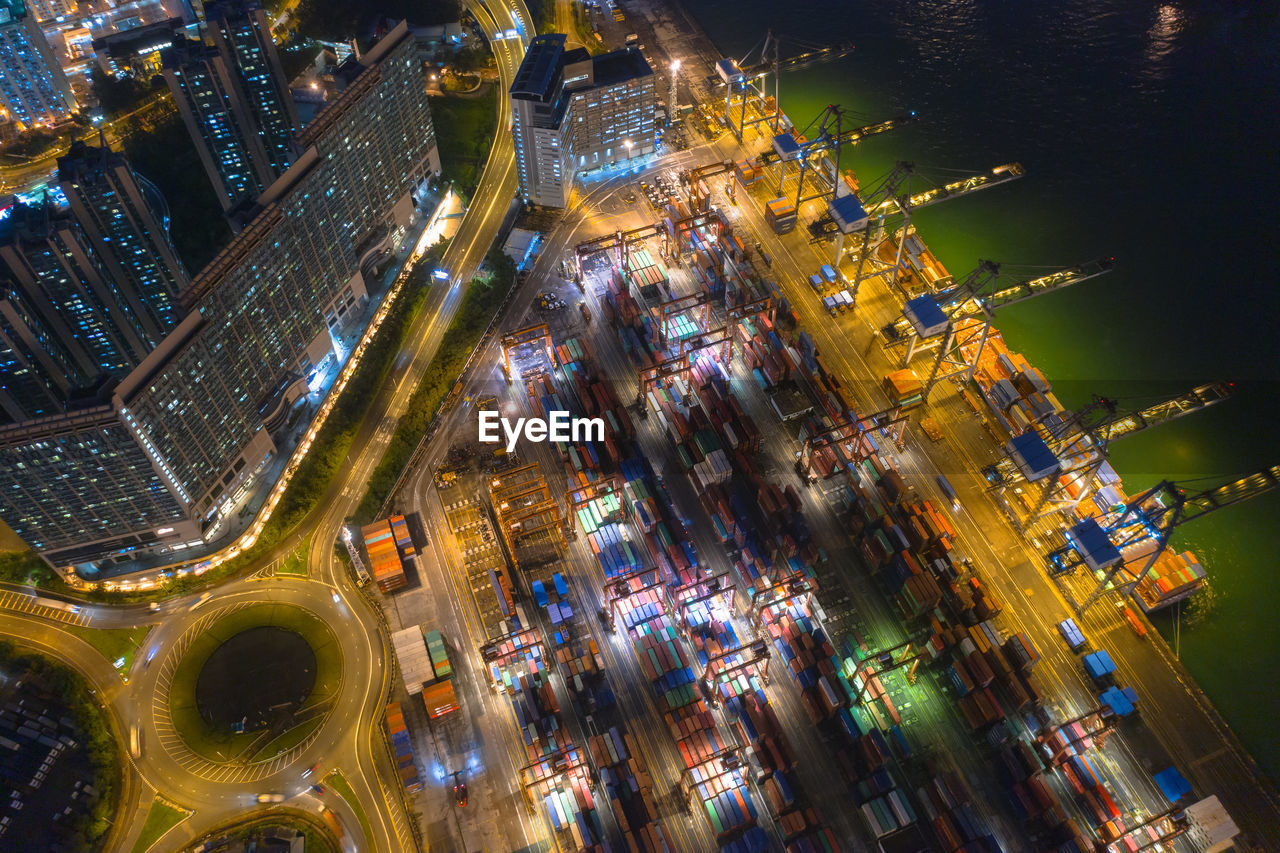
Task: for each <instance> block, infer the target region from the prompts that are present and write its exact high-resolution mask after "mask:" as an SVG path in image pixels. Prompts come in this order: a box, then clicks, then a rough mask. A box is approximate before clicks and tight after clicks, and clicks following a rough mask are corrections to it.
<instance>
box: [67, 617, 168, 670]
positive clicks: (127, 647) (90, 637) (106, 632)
mask: <svg viewBox="0 0 1280 853" xmlns="http://www.w3.org/2000/svg"><path fill="white" fill-rule="evenodd" d="M65 629H66V630H67V631H70V632H71V633H72V634H75V635H76V636H77V637H79V638H80V639H82V640H84V641H85V642H86V643H88V644H89V645H91V646H93V647H94V648H95V649H97V650H98V651H99V652H101V653H102V656H103V657H104V658H106V659H107V660H108V661H110V662H111V664H112V665H113V666H115V667H116V672H118V673H120V674H121V676H123V675H124V674H125V673H127V672H128V671H129V667H131V666H133V658H134V656H135V655H137V653H138V649H140V648H141V647H142V644H143V642H145V641H146V639H147V634H149V633H150V632H151V626H150V625H139V626H137V627H134V628H85V627H82V626H80V625H67V626H65ZM118 660H123V663H121V664H119V665H116V661H118Z"/></svg>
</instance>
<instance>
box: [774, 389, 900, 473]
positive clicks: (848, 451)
mask: <svg viewBox="0 0 1280 853" xmlns="http://www.w3.org/2000/svg"><path fill="white" fill-rule="evenodd" d="M908 420H909V418H908V417H907V416H906V415H904V414H902V409H901V407H898V406H894V407H892V408H889V409H885V410H884V411H881V412H876V413H875V414H872V415H867V416H865V417H860V418H854V419H853V420H852V422H850V421H847V420H846V421H844V422H843V423H839V424H836V425H835V426H833V427H831V428H830V429H826V430H823V431H821V432H816V433H813V434H812V435H809V436H806V438H805V440H804V444H802V445H801V447H800V455H799V456H798V457H797V459H796V471H797V473H799V474H800V476H801V477H803V478H804V480H805V483H813V482H815V481H816V480H817V479H818V478H817V477H816V476H815V475H814V472H813V454H814V451H815V450H818V449H821V448H823V447H830V448H832V449H833V451H834V452H835V453H836V454H837V459H838V461H839V462H840V464H839V465H837V466H836V467H835V468H833V469H832V471H831V474H830V475H829V476H828V478H829V477H834V476H835V475H836V474H837V473H843V472H845V471H848V470H849V467H850V465H857V464H859V463H861V462H862V461H863V460H865V459H870V458H871V457H872V456H874V455H875V449H874V448H873V447H872V445H871V443H870V442H869V441H865V440H864V439H865V436H866V435H867V433H869V432H871V431H873V430H879V431H880V433H881V435H884V434H885V433H886V432H888V434H889V435H890V436H891V437H892V438H893V440H894V443H895V444H900V443H901V441H902V430H903V428H904V427H905V425H906V423H907V421H908ZM828 478H824V479H828Z"/></svg>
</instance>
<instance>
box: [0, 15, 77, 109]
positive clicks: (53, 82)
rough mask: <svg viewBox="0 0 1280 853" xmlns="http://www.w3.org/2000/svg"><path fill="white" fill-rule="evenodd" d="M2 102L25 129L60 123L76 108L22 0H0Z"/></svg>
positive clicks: (49, 48) (72, 97) (0, 89)
mask: <svg viewBox="0 0 1280 853" xmlns="http://www.w3.org/2000/svg"><path fill="white" fill-rule="evenodd" d="M0 106H3V108H4V111H5V113H6V114H7V117H8V119H9V120H10V121H13V122H15V123H16V124H17V125H18V126H19V127H20V128H23V129H29V128H32V127H36V126H37V125H55V124H58V123H60V122H63V121H65V120H67V119H69V118H70V117H71V113H72V112H73V111H74V110H75V109H76V100H75V96H74V95H72V93H71V84H70V83H68V82H67V77H66V75H65V74H63V73H62V68H61V67H59V65H58V61H57V58H56V57H55V56H54V55H53V49H52V48H51V47H49V42H48V40H47V39H46V38H45V36H44V33H43V32H41V30H40V27H39V26H37V25H36V19H35V16H34V15H29V14H27V8H26V5H25V4H24V3H23V2H22V0H0Z"/></svg>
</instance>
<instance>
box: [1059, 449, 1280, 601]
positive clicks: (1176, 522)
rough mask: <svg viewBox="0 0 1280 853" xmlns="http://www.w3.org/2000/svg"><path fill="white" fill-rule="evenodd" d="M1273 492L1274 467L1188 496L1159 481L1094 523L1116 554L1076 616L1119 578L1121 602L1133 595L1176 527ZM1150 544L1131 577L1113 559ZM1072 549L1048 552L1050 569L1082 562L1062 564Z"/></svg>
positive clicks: (1277, 482)
mask: <svg viewBox="0 0 1280 853" xmlns="http://www.w3.org/2000/svg"><path fill="white" fill-rule="evenodd" d="M1276 488H1280V465H1273V466H1271V467H1269V468H1263V469H1262V470H1261V471H1255V472H1254V473H1252V474H1248V475H1246V476H1244V477H1240V478H1238V479H1235V480H1232V481H1230V482H1227V483H1222V484H1220V485H1217V486H1212V487H1210V488H1207V489H1202V490H1200V491H1198V492H1193V493H1188V492H1187V491H1186V490H1185V489H1183V488H1182V487H1181V486H1179V485H1178V484H1177V483H1172V482H1170V481H1168V480H1165V481H1163V482H1160V483H1157V484H1156V485H1155V486H1152V487H1151V488H1150V489H1147V490H1146V491H1145V492H1143V493H1142V494H1140V495H1138V496H1137V497H1135V498H1130V499H1129V502H1128V503H1126V504H1125V505H1124V508H1123V509H1122V510H1117V511H1115V512H1112V513H1108V514H1105V515H1101V516H1097V517H1095V518H1094V524H1095V525H1096V526H1097V527H1100V528H1101V529H1102V530H1103V531H1104V532H1105V533H1106V535H1107V538H1108V540H1109V541H1110V542H1111V544H1112V545H1113V546H1114V547H1115V548H1116V549H1117V558H1116V559H1115V560H1114V562H1113V563H1112V564H1111V565H1110V567H1109V568H1108V569H1107V571H1106V574H1105V575H1104V576H1103V577H1102V579H1101V580H1099V581H1098V585H1097V586H1096V587H1095V588H1094V590H1093V592H1092V593H1090V594H1089V596H1088V598H1086V599H1085V600H1084V601H1083V602H1082V603H1081V604H1080V605H1079V606H1078V607H1077V608H1076V609H1077V611H1078V612H1080V613H1083V612H1084V611H1086V610H1088V609H1089V607H1090V606H1092V605H1093V603H1094V602H1096V601H1097V600H1098V599H1099V598H1101V597H1102V596H1103V595H1104V594H1106V591H1107V590H1108V589H1110V588H1111V583H1112V582H1113V581H1114V580H1115V579H1116V577H1117V576H1118V575H1119V574H1120V573H1121V572H1123V573H1124V574H1125V575H1126V579H1125V584H1124V586H1123V590H1122V591H1123V594H1124V595H1125V596H1129V595H1131V594H1133V592H1134V590H1136V589H1137V588H1138V585H1139V584H1140V583H1142V580H1143V578H1145V577H1146V576H1147V573H1148V572H1150V571H1151V567H1152V566H1154V565H1155V563H1156V560H1157V559H1159V557H1160V555H1161V554H1163V553H1164V551H1165V549H1166V548H1168V547H1169V540H1170V538H1171V537H1172V536H1173V532H1174V530H1176V529H1177V528H1178V527H1180V526H1181V525H1183V524H1186V523H1187V522H1188V521H1195V520H1196V519H1198V518H1202V517H1204V516H1206V515H1208V514H1209V513H1211V512H1216V511H1217V510H1220V509H1226V508H1227V507H1229V506H1233V505H1235V504H1238V503H1240V502H1242V501H1247V500H1249V499H1250V498H1256V497H1258V496H1259V495H1264V494H1266V493H1267V492H1270V491H1271V490H1273V489H1276ZM1086 521H1089V519H1086ZM1082 524H1083V522H1082ZM1152 539H1153V540H1154V541H1155V547H1154V548H1153V549H1151V551H1150V553H1148V554H1147V555H1146V556H1145V558H1144V559H1143V561H1142V565H1141V566H1140V567H1139V568H1138V569H1137V570H1136V571H1134V570H1132V569H1131V568H1130V565H1131V564H1130V563H1127V562H1126V561H1125V560H1123V559H1119V554H1118V552H1119V551H1122V550H1123V549H1124V548H1126V547H1127V546H1129V545H1133V544H1137V543H1140V542H1143V541H1145V540H1152ZM1076 549H1077V545H1076V543H1074V541H1069V542H1068V543H1067V544H1066V545H1064V546H1062V547H1060V548H1057V549H1055V550H1054V551H1051V552H1050V553H1049V554H1048V557H1049V561H1050V564H1051V565H1056V566H1058V567H1059V569H1060V570H1061V571H1067V570H1070V569H1072V568H1074V567H1075V566H1078V565H1080V563H1082V562H1084V557H1083V555H1082V554H1079V553H1077V555H1076V558H1075V559H1073V560H1065V559H1064V558H1065V557H1066V555H1067V553H1068V552H1071V551H1075V550H1076Z"/></svg>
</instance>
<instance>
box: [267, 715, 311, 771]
mask: <svg viewBox="0 0 1280 853" xmlns="http://www.w3.org/2000/svg"><path fill="white" fill-rule="evenodd" d="M323 722H324V717H316V718H314V719H311V720H307V721H306V722H305V723H301V724H300V725H296V726H294V727H293V728H291V729H289V731H287V732H285V733H284V734H282V735H280V736H279V737H278V738H276V739H275V740H272V741H270V742H269V743H268V744H267V745H266V746H264V747H263V748H262V749H260V750H258V754H257V755H255V756H254V757H253V758H251V759H250V761H268V760H270V759H272V758H275V757H276V756H277V755H279V754H280V753H282V752H288V751H289V750H291V749H293V748H294V747H295V746H297V745H298V744H300V743H302V742H303V741H304V740H306V739H307V735H309V734H311V733H312V732H314V731H315V730H316V729H317V728H319V727H320V724H321V723H323Z"/></svg>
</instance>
